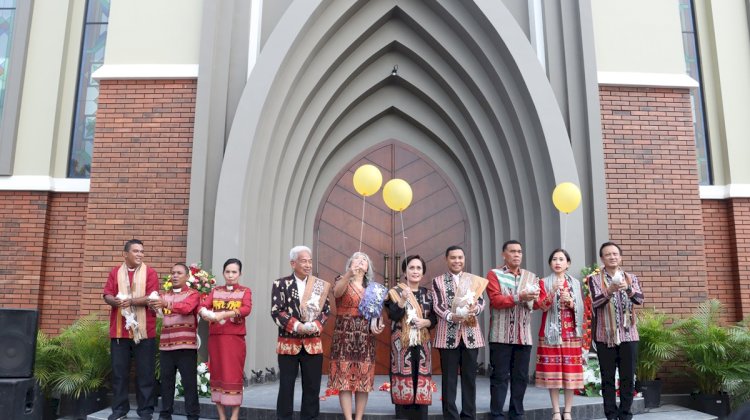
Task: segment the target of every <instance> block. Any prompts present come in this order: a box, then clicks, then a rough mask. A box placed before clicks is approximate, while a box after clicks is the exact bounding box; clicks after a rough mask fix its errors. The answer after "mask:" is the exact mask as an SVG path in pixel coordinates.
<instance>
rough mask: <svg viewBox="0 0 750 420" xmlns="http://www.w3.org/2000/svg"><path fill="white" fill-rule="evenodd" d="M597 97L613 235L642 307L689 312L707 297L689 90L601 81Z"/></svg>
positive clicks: (677, 312) (610, 227)
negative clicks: (642, 297) (643, 302)
mask: <svg viewBox="0 0 750 420" xmlns="http://www.w3.org/2000/svg"><path fill="white" fill-rule="evenodd" d="M600 100H601V112H602V135H603V136H602V137H603V145H604V165H605V176H606V186H607V200H608V202H607V205H608V210H609V229H610V237H611V239H612V240H614V241H616V242H618V243H620V244H621V245H622V248H623V254H624V256H623V264H624V265H625V266H626V268H627V269H628V270H631V271H633V272H634V273H636V274H637V275H638V276H639V278H640V279H641V282H642V284H643V289H644V293H645V296H646V306H651V307H656V308H660V309H663V310H664V311H666V312H668V313H671V314H680V313H689V312H690V311H691V309H692V308H694V307H695V306H696V305H697V304H698V303H699V302H701V301H703V300H705V299H706V297H707V294H706V279H707V275H706V260H705V254H704V240H703V209H702V207H701V201H700V199H699V193H698V175H697V165H696V162H697V160H696V155H695V141H694V138H693V128H692V115H691V109H690V96H689V91H688V90H687V89H669V88H635V87H612V86H601V87H600Z"/></svg>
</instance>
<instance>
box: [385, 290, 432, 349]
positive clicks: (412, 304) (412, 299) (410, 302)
mask: <svg viewBox="0 0 750 420" xmlns="http://www.w3.org/2000/svg"><path fill="white" fill-rule="evenodd" d="M388 297H389V298H390V299H391V300H392V301H394V302H396V303H398V306H400V307H402V308H404V309H406V313H405V314H404V317H403V318H402V319H401V344H403V346H404V347H410V346H411V345H419V344H422V343H426V342H428V341H429V339H430V333H429V332H428V331H427V328H422V329H421V330H420V331H419V333H418V334H417V336H416V339H415V340H411V339H410V336H411V335H412V329H413V327H412V326H411V323H409V309H411V310H414V311H415V312H416V315H417V318H419V319H422V318H424V314H423V313H422V305H420V304H419V302H418V301H417V297H416V296H414V292H412V291H411V289H410V288H409V286H407V285H405V284H403V283H400V284H398V285H396V286H395V287H393V288H392V289H391V290H389V291H388ZM412 341H413V342H412Z"/></svg>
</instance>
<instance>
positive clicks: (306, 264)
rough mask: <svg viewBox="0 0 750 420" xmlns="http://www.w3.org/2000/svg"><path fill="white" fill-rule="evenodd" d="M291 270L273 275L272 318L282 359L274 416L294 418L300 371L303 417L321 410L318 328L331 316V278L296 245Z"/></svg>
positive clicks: (312, 415)
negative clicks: (315, 267)
mask: <svg viewBox="0 0 750 420" xmlns="http://www.w3.org/2000/svg"><path fill="white" fill-rule="evenodd" d="M289 264H290V265H291V266H292V274H291V275H289V276H287V277H282V278H280V279H278V280H274V282H273V288H272V290H271V318H273V320H274V322H275V323H276V325H277V326H278V327H279V337H278V339H277V342H276V353H277V354H278V358H279V394H278V398H277V400H276V417H277V418H278V419H290V420H291V419H292V415H293V412H294V411H293V404H294V382H295V381H296V380H297V371H298V370H301V371H302V407H301V410H300V419H302V420H306V419H315V418H317V417H318V415H319V413H320V399H319V397H318V394H319V393H320V380H321V376H322V373H323V342H322V340H321V339H320V333H321V332H322V331H323V324H324V323H325V322H326V319H328V314H329V312H330V308H329V305H328V292H329V290H330V283H328V282H327V281H325V280H322V279H319V278H316V277H314V276H313V275H312V265H313V260H312V251H311V250H310V248H308V247H306V246H295V247H294V248H292V249H291V250H290V251H289Z"/></svg>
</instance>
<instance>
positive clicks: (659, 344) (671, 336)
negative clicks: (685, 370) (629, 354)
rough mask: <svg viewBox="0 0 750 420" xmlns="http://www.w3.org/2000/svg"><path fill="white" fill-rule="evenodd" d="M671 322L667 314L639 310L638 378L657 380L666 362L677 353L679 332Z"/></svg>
mask: <svg viewBox="0 0 750 420" xmlns="http://www.w3.org/2000/svg"><path fill="white" fill-rule="evenodd" d="M670 323H671V320H670V318H669V317H667V315H665V314H663V313H660V312H656V311H654V310H652V309H645V310H643V311H640V312H638V335H639V337H640V341H639V342H638V364H637V365H636V377H637V378H638V380H641V381H653V380H655V379H656V374H657V373H658V372H659V369H661V366H662V365H663V364H664V362H667V361H669V360H672V359H674V357H675V356H676V355H677V351H678V350H679V347H678V344H677V343H678V340H679V333H678V331H677V329H676V328H675V327H673V326H672V325H669V324H670Z"/></svg>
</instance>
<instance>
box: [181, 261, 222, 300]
mask: <svg viewBox="0 0 750 420" xmlns="http://www.w3.org/2000/svg"><path fill="white" fill-rule="evenodd" d="M215 285H216V278H215V277H214V275H213V274H211V272H209V271H206V270H204V269H203V267H202V265H201V263H197V264H196V263H193V264H190V278H188V281H187V286H188V287H189V288H191V289H194V290H196V291H198V292H199V293H201V294H203V295H207V294H209V293H210V292H211V289H213V288H214V286H215Z"/></svg>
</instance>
